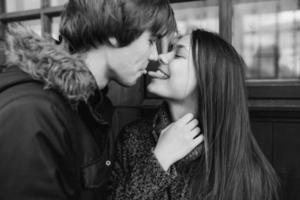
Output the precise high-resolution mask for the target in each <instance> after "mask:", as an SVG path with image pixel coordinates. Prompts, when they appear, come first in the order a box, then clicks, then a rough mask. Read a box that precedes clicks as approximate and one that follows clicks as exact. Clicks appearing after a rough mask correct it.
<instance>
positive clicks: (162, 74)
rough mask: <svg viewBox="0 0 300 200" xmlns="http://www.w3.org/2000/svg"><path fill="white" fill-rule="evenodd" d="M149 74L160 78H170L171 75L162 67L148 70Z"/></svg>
mask: <svg viewBox="0 0 300 200" xmlns="http://www.w3.org/2000/svg"><path fill="white" fill-rule="evenodd" d="M148 75H149V76H151V77H152V78H158V79H168V78H170V75H169V74H168V73H166V72H165V71H163V70H162V69H160V68H159V69H157V70H156V71H148Z"/></svg>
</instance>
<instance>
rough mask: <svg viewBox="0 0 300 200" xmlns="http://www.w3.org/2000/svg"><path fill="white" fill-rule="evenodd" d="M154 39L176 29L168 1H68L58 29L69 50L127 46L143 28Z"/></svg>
mask: <svg viewBox="0 0 300 200" xmlns="http://www.w3.org/2000/svg"><path fill="white" fill-rule="evenodd" d="M146 30H149V31H150V32H151V33H152V34H153V36H156V37H158V38H160V37H162V36H165V35H167V34H169V33H172V32H175V31H176V30H177V27H176V21H175V19H174V13H173V10H172V8H171V6H170V4H169V1H168V0H70V1H69V3H67V4H66V7H65V10H64V12H63V13H62V17H61V23H60V28H59V32H60V35H61V37H62V38H63V39H64V40H65V41H66V42H67V43H68V45H69V47H70V48H71V49H72V51H73V52H78V51H86V50H89V49H91V48H95V47H97V46H98V45H102V44H107V45H110V42H109V38H110V37H115V38H116V39H117V41H118V44H119V46H120V47H122V46H126V45H129V44H130V43H131V42H133V41H134V40H135V39H137V38H138V37H139V36H140V35H141V34H142V33H143V32H144V31H146Z"/></svg>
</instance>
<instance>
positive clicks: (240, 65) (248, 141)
mask: <svg viewBox="0 0 300 200" xmlns="http://www.w3.org/2000/svg"><path fill="white" fill-rule="evenodd" d="M191 45H192V56H193V62H194V66H195V68H196V72H197V79H198V89H199V104H200V105H199V109H200V110H199V113H200V116H199V118H200V119H199V121H200V125H201V129H202V133H203V134H204V138H205V141H204V152H203V156H201V158H200V159H198V160H196V161H194V162H193V163H192V165H191V168H190V172H189V173H191V175H192V177H193V178H192V180H191V181H190V188H191V190H190V199H193V200H196V199H197V200H200V199H201V200H202V199H204V200H272V199H276V198H277V194H276V193H277V188H278V179H277V176H276V173H275V171H274V169H273V167H272V166H271V164H270V163H269V162H268V160H267V159H266V157H265V156H264V154H263V153H262V151H261V150H260V148H259V146H258V144H257V142H256V140H255V138H254V136H253V134H252V131H251V128H250V120H249V113H248V105H247V94H246V87H245V74H244V68H245V67H246V65H245V63H244V61H243V59H242V58H241V57H240V56H239V54H238V53H237V52H236V50H235V49H234V48H233V47H232V46H231V45H230V44H229V43H227V42H226V41H225V40H223V39H222V38H221V37H219V36H218V35H217V34H214V33H211V32H207V31H204V30H199V29H198V30H195V31H193V32H192V36H191Z"/></svg>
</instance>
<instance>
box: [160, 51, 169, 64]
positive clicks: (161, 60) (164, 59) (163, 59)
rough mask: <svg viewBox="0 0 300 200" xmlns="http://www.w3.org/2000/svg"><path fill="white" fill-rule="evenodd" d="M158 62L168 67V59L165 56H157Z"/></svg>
mask: <svg viewBox="0 0 300 200" xmlns="http://www.w3.org/2000/svg"><path fill="white" fill-rule="evenodd" d="M158 61H159V63H160V64H162V65H168V64H169V59H168V57H167V55H166V54H160V55H159V56H158Z"/></svg>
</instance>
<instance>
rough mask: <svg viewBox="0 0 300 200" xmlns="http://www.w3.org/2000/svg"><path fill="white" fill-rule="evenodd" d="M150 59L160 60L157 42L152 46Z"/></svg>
mask: <svg viewBox="0 0 300 200" xmlns="http://www.w3.org/2000/svg"><path fill="white" fill-rule="evenodd" d="M149 60H151V61H157V60H158V52H157V47H156V44H154V45H153V46H152V48H151V53H150V56H149Z"/></svg>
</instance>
